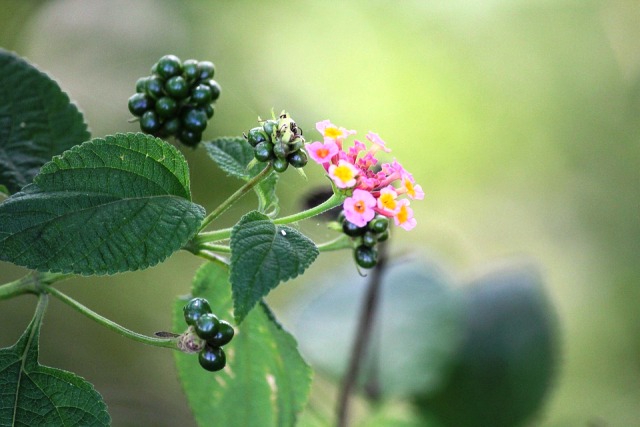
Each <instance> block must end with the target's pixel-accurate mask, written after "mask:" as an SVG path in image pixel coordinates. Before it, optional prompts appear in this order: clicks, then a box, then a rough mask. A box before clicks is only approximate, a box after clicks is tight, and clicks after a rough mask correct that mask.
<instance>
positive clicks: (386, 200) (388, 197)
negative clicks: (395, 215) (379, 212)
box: [378, 193, 397, 211]
mask: <svg viewBox="0 0 640 427" xmlns="http://www.w3.org/2000/svg"><path fill="white" fill-rule="evenodd" d="M378 200H380V203H382V206H384V208H385V209H388V210H390V211H393V210H395V209H396V206H397V203H396V200H395V199H394V198H393V195H392V194H389V193H384V194H382V195H380V198H379V199H378Z"/></svg>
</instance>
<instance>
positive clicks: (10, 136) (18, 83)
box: [0, 49, 90, 193]
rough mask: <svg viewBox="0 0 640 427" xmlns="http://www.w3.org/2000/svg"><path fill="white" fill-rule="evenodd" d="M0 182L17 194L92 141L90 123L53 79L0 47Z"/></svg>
mask: <svg viewBox="0 0 640 427" xmlns="http://www.w3.org/2000/svg"><path fill="white" fill-rule="evenodd" d="M0 99H1V100H2V102H0V184H2V185H4V186H6V188H7V189H8V190H9V191H10V192H11V193H16V192H18V191H19V190H20V189H21V188H22V187H23V186H25V185H27V184H29V183H30V182H31V181H32V180H33V178H34V177H35V176H36V175H37V173H38V171H39V170H40V167H41V166H42V165H44V164H45V163H46V162H48V161H49V160H51V157H53V156H55V155H57V154H60V153H62V152H63V151H65V150H67V149H69V148H71V147H73V146H74V145H77V144H80V143H81V142H83V141H86V140H87V139H89V137H90V135H89V132H88V131H87V125H86V124H85V123H84V118H83V117H82V114H81V113H80V112H79V111H78V109H77V108H76V106H75V105H74V104H72V103H71V102H70V101H69V97H68V96H67V94H66V93H64V92H62V90H61V89H60V87H59V86H58V84H57V83H56V82H55V81H53V80H52V79H51V78H50V77H49V76H47V75H46V74H44V73H42V72H41V71H39V70H38V69H36V68H35V67H34V66H33V65H31V64H29V63H28V62H26V61H25V60H23V59H22V58H20V57H18V56H17V55H15V54H13V53H11V52H7V51H5V50H2V49H0Z"/></svg>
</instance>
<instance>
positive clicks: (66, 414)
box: [0, 295, 111, 426]
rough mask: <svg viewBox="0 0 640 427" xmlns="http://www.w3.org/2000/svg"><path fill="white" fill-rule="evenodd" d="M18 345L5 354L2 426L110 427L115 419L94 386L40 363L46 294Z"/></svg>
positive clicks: (0, 362)
mask: <svg viewBox="0 0 640 427" xmlns="http://www.w3.org/2000/svg"><path fill="white" fill-rule="evenodd" d="M40 298H41V300H40V303H39V304H38V311H36V314H35V316H34V317H33V320H32V321H31V323H30V324H29V326H28V327H27V329H26V330H25V331H24V333H23V334H22V336H21V337H20V339H19V340H18V342H17V343H16V344H15V345H13V346H11V347H8V348H3V349H1V350H0V384H2V393H0V425H3V426H19V425H22V426H45V425H47V426H62V425H64V426H71V425H74V426H76V425H84V426H89V425H90V426H108V425H110V421H111V420H110V417H109V414H108V413H107V407H106V405H105V403H104V401H103V400H102V397H101V396H100V394H99V393H98V392H96V391H95V389H94V388H93V386H92V385H91V384H90V383H88V382H87V381H85V380H84V379H82V378H80V377H78V376H77V375H74V374H72V373H71V372H67V371H63V370H60V369H53V368H49V367H46V366H42V365H40V364H39V363H38V339H39V336H40V325H41V324H42V316H43V315H44V309H45V307H46V298H48V297H47V296H46V295H43V296H41V297H40Z"/></svg>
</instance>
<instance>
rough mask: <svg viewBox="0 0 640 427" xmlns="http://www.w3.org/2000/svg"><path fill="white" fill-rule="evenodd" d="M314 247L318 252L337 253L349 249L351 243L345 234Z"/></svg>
mask: <svg viewBox="0 0 640 427" xmlns="http://www.w3.org/2000/svg"><path fill="white" fill-rule="evenodd" d="M316 247H317V248H318V251H320V252H330V251H338V250H340V249H346V248H350V247H351V241H350V239H349V237H348V236H347V235H346V234H341V235H340V236H338V237H336V238H335V239H333V240H329V241H328V242H324V243H319V244H317V245H316Z"/></svg>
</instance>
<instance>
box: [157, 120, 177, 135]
mask: <svg viewBox="0 0 640 427" xmlns="http://www.w3.org/2000/svg"><path fill="white" fill-rule="evenodd" d="M181 127H182V122H181V121H180V119H179V118H178V117H174V118H172V119H169V120H167V121H166V122H164V124H163V125H162V128H161V129H160V133H161V134H163V135H166V136H168V135H177V134H178V132H179V131H180V128H181Z"/></svg>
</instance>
